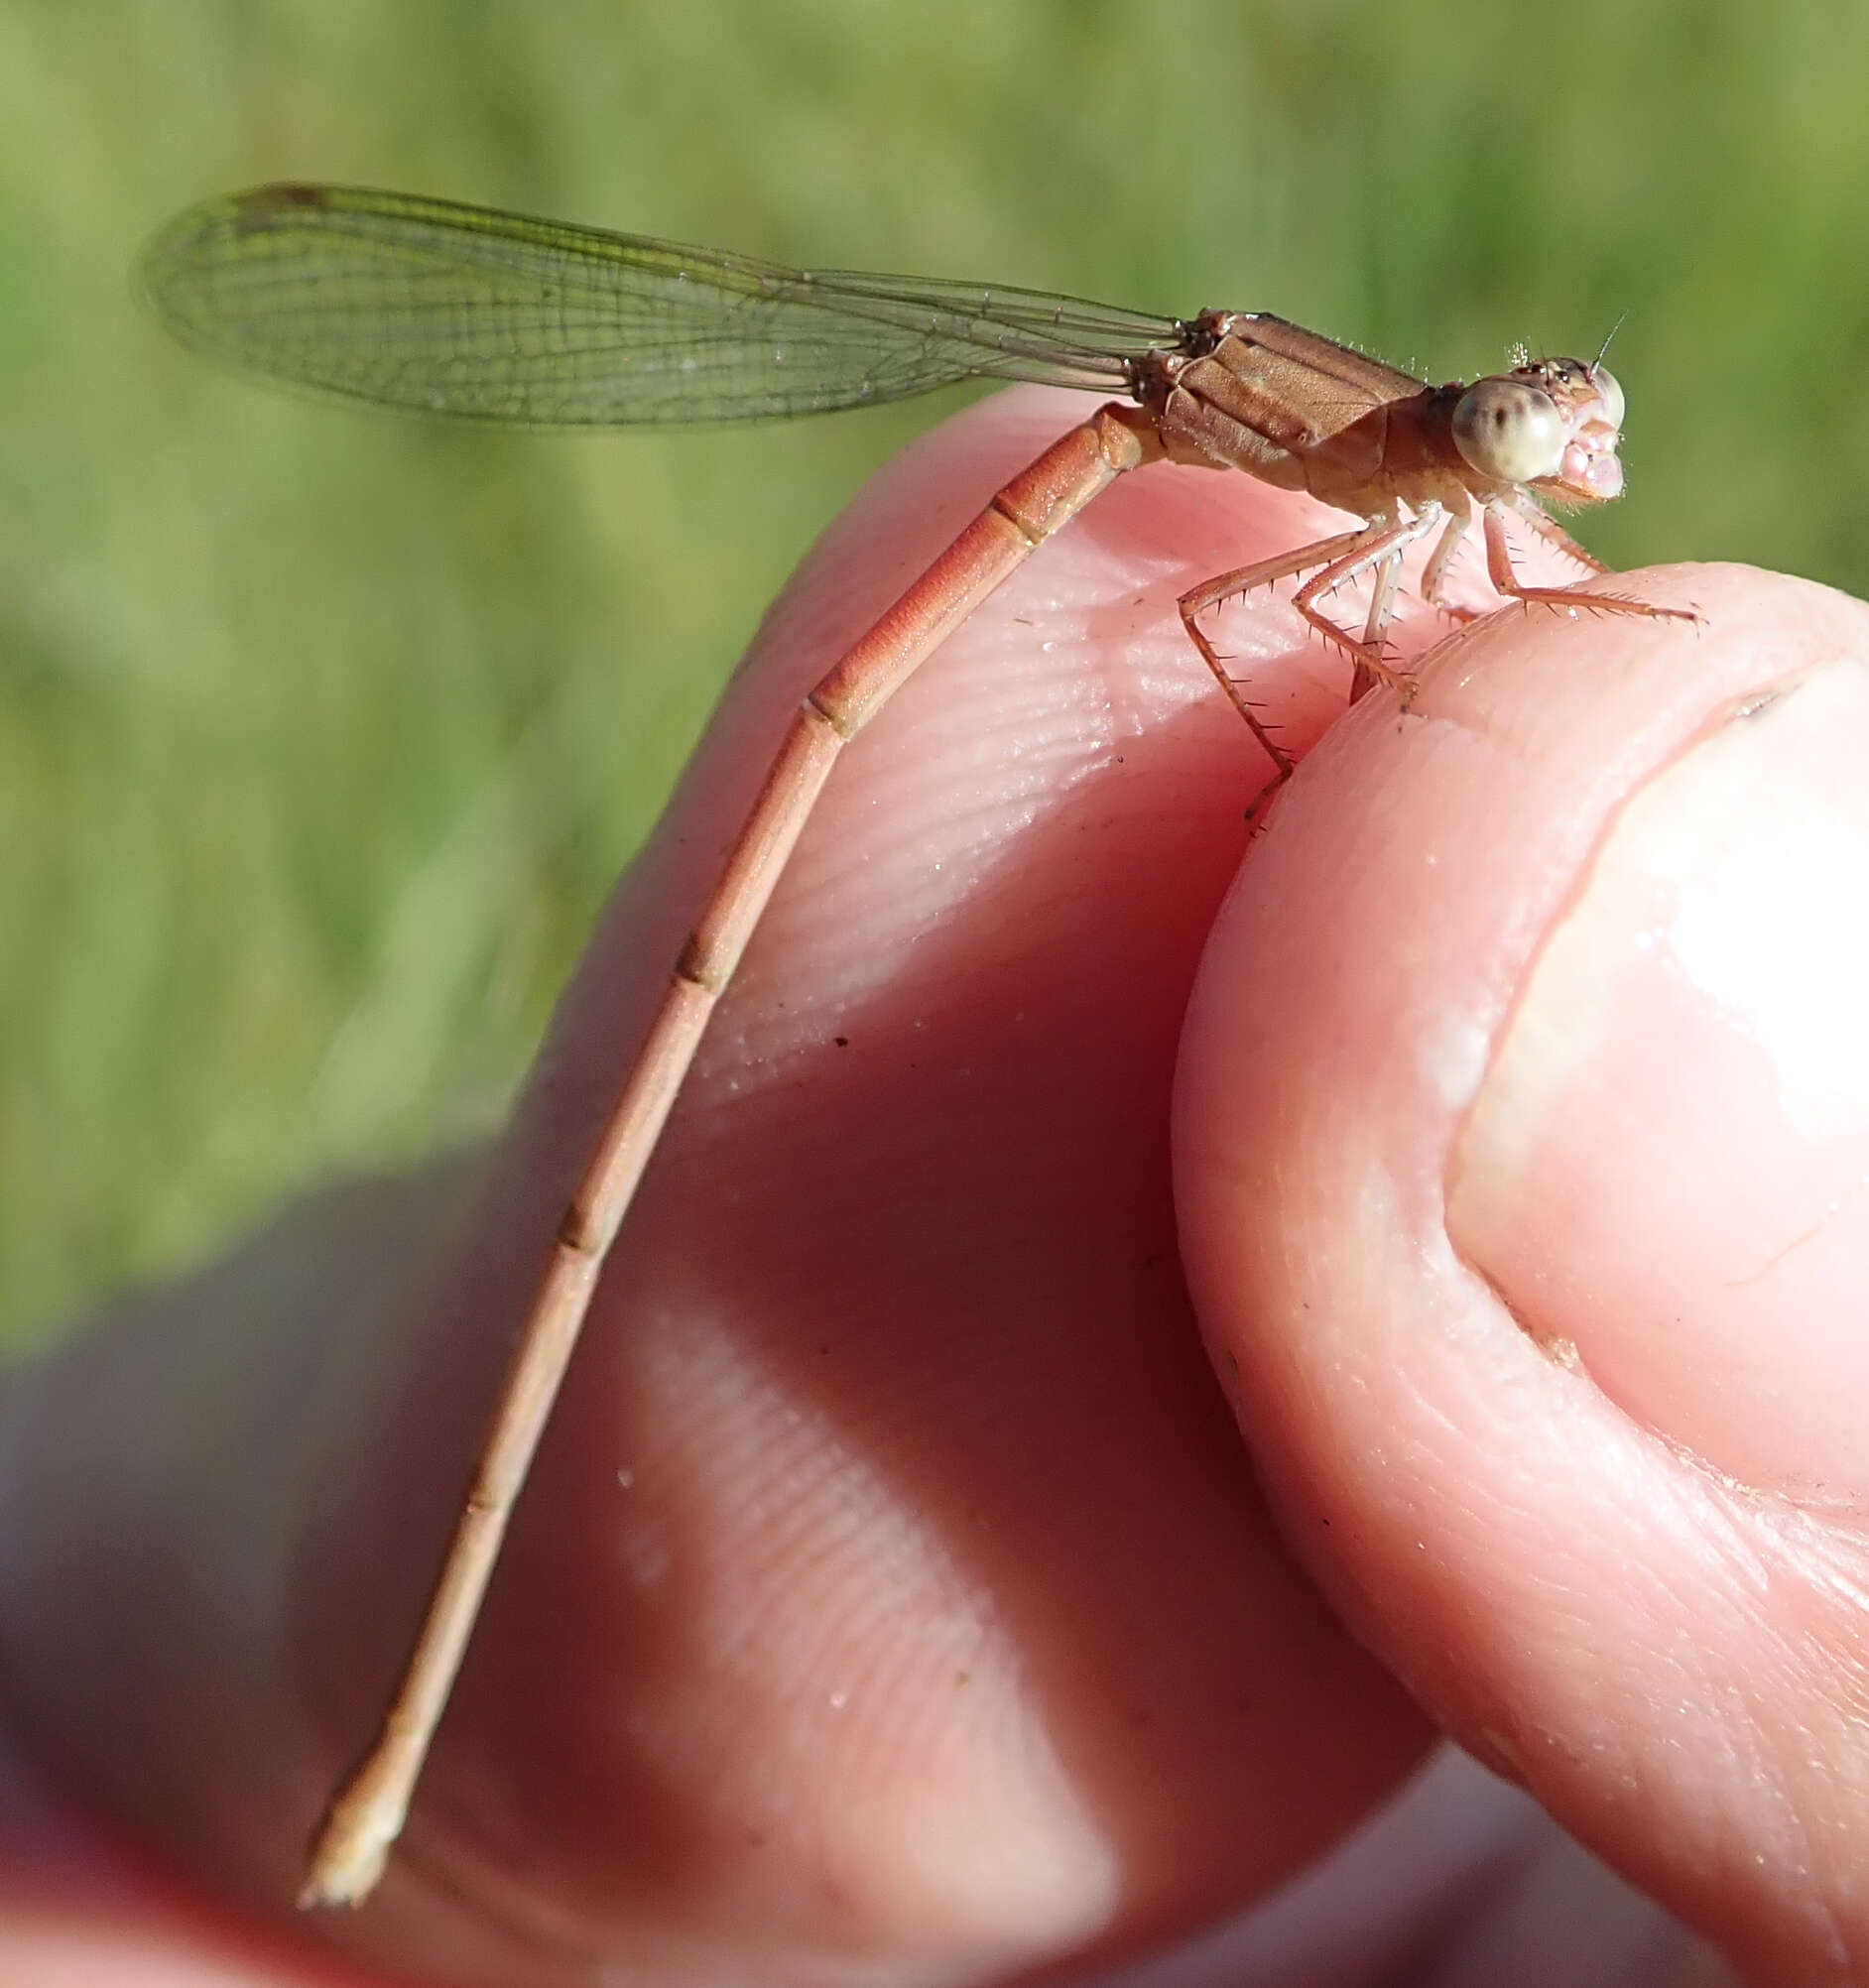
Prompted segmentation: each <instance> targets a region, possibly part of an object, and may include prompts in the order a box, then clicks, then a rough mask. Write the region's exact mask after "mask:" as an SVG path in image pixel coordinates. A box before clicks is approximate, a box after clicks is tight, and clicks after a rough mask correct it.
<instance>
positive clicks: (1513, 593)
mask: <svg viewBox="0 0 1869 1988" xmlns="http://www.w3.org/2000/svg"><path fill="white" fill-rule="evenodd" d="M1521 515H1522V516H1524V517H1525V518H1526V519H1527V522H1528V523H1532V522H1534V521H1533V520H1532V519H1531V515H1530V513H1521ZM1540 515H1541V516H1543V514H1542V513H1541V514H1540ZM1545 525H1546V526H1547V527H1549V528H1550V529H1549V530H1545V529H1543V528H1539V536H1540V537H1541V538H1544V539H1547V540H1549V541H1550V542H1551V543H1552V544H1554V545H1559V546H1561V548H1562V550H1564V551H1566V552H1568V553H1570V554H1571V555H1572V556H1573V557H1575V558H1577V559H1581V560H1582V561H1583V563H1584V564H1585V565H1586V566H1588V567H1590V568H1591V570H1592V571H1593V572H1597V573H1602V572H1607V571H1608V570H1609V568H1608V567H1607V566H1604V565H1601V564H1599V563H1598V562H1597V561H1596V560H1595V559H1591V558H1590V556H1589V554H1588V553H1586V552H1585V551H1584V550H1583V548H1582V547H1581V546H1579V545H1576V544H1575V543H1574V542H1573V541H1572V540H1571V538H1570V535H1569V534H1568V533H1567V532H1565V531H1564V529H1563V528H1562V527H1561V526H1560V525H1557V524H1554V523H1553V521H1552V520H1551V519H1549V518H1546V519H1545ZM1485 534H1486V572H1487V576H1488V578H1490V579H1491V581H1492V583H1493V586H1494V589H1495V590H1496V591H1497V592H1499V593H1502V594H1504V595H1505V597H1506V598H1507V599H1508V600H1522V601H1525V602H1527V603H1528V604H1529V603H1531V602H1532V601H1535V600H1542V601H1548V602H1550V603H1551V604H1552V605H1553V606H1554V607H1568V608H1571V609H1573V610H1574V609H1577V608H1587V609H1588V610H1590V611H1591V612H1592V613H1599V612H1600V613H1603V614H1637V615H1641V616H1642V617H1643V618H1644V619H1645V620H1649V621H1691V622H1693V623H1694V624H1695V625H1696V626H1697V625H1698V623H1699V620H1700V617H1699V616H1698V615H1697V614H1696V613H1694V611H1693V609H1692V608H1690V607H1657V606H1655V605H1654V603H1653V602H1651V601H1646V600H1637V599H1635V598H1634V597H1633V596H1632V595H1630V594H1626V593H1582V592H1579V591H1578V584H1580V583H1578V584H1572V585H1570V586H1526V585H1524V584H1523V583H1522V582H1521V580H1520V579H1519V576H1518V574H1517V573H1515V572H1514V571H1513V569H1512V547H1511V545H1510V544H1509V543H1508V541H1507V539H1506V507H1505V506H1504V504H1502V503H1501V502H1500V501H1499V500H1498V499H1497V498H1490V499H1488V501H1487V504H1486V523H1485ZM1554 535H1555V536H1554Z"/></svg>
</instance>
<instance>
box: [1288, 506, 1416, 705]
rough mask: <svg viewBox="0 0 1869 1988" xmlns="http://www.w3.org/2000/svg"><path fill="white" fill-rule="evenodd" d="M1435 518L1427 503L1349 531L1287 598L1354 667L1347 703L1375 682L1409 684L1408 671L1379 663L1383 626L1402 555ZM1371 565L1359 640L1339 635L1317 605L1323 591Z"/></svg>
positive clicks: (1394, 686) (1401, 686)
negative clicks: (1372, 583) (1371, 587)
mask: <svg viewBox="0 0 1869 1988" xmlns="http://www.w3.org/2000/svg"><path fill="white" fill-rule="evenodd" d="M1439 517H1440V506H1439V505H1438V504H1436V503H1428V504H1424V505H1423V506H1422V508H1421V509H1420V510H1419V511H1418V512H1417V513H1416V514H1415V516H1414V517H1413V518H1411V519H1409V520H1408V521H1407V522H1406V523H1402V522H1400V521H1398V520H1395V519H1382V520H1379V521H1377V522H1375V523H1373V524H1371V525H1369V526H1368V527H1366V528H1365V529H1364V530H1363V531H1361V532H1358V533H1357V534H1356V535H1355V537H1354V538H1353V540H1352V541H1351V544H1350V546H1349V549H1348V550H1347V551H1346V552H1344V553H1343V554H1342V555H1341V556H1340V557H1339V558H1337V559H1333V560H1332V561H1331V562H1330V564H1328V565H1327V566H1325V567H1324V569H1323V570H1322V571H1321V572H1318V573H1313V574H1312V575H1311V577H1310V578H1309V579H1308V580H1307V581H1306V582H1305V584H1304V585H1303V586H1302V587H1300V588H1299V590H1298V591H1297V592H1296V593H1295V594H1294V595H1293V596H1292V605H1293V606H1294V607H1295V608H1297V609H1298V611H1299V613H1300V614H1302V615H1303V616H1304V617H1305V619H1306V620H1307V621H1308V622H1309V623H1310V625H1311V627H1313V628H1314V629H1315V630H1316V631H1317V633H1318V634H1319V635H1321V636H1322V637H1323V638H1324V640H1325V641H1326V642H1328V643H1330V644H1331V645H1332V646H1333V647H1334V648H1337V649H1340V650H1341V651H1342V652H1343V654H1344V655H1346V656H1347V657H1348V658H1349V659H1350V661H1351V663H1352V664H1353V665H1354V666H1355V670H1356V675H1355V676H1354V678H1353V679H1352V680H1351V684H1350V702H1351V703H1355V702H1356V701H1357V699H1358V698H1359V697H1363V696H1366V695H1367V694H1368V693H1369V691H1370V690H1372V689H1373V688H1374V687H1375V686H1376V685H1377V684H1378V683H1383V684H1386V685H1387V686H1388V687H1389V688H1390V689H1392V690H1403V689H1406V688H1407V687H1408V685H1409V682H1410V679H1409V677H1408V674H1407V673H1406V672H1405V671H1401V670H1397V669H1396V668H1395V667H1394V666H1393V665H1391V664H1390V663H1388V662H1386V661H1384V659H1383V654H1382V632H1383V630H1384V629H1385V628H1386V627H1387V626H1388V623H1389V614H1390V611H1391V609H1392V608H1393V606H1394V603H1395V588H1396V580H1397V579H1398V577H1399V576H1400V574H1401V570H1402V555H1403V554H1404V553H1405V552H1406V551H1407V550H1408V549H1409V547H1410V546H1412V545H1413V544H1414V543H1415V542H1416V540H1417V539H1420V538H1422V537H1424V536H1425V535H1426V534H1427V533H1429V532H1432V531H1433V528H1434V525H1435V523H1436V522H1437V521H1438V519H1439ZM1372 566H1373V567H1375V568H1376V591H1375V597H1374V598H1373V599H1372V600H1371V602H1370V609H1369V620H1368V623H1367V624H1366V627H1365V631H1364V635H1363V639H1362V640H1361V641H1360V642H1359V641H1358V640H1357V639H1356V637H1355V636H1353V635H1348V634H1345V632H1344V631H1343V630H1342V629H1341V628H1339V627H1338V626H1337V624H1336V623H1335V622H1334V621H1332V620H1331V619H1330V617H1329V616H1328V615H1327V614H1325V613H1324V612H1323V611H1322V610H1321V609H1320V608H1319V607H1318V605H1317V603H1318V601H1320V600H1321V599H1322V598H1323V597H1324V596H1325V595H1326V594H1329V593H1333V592H1335V590H1336V589H1337V588H1338V587H1340V586H1345V585H1347V584H1348V583H1349V582H1350V581H1351V580H1353V579H1356V578H1358V577H1359V576H1360V575H1361V574H1363V573H1366V572H1368V571H1369V570H1370V568H1371V567H1372Z"/></svg>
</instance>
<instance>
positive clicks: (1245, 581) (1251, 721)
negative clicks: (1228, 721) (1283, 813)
mask: <svg viewBox="0 0 1869 1988" xmlns="http://www.w3.org/2000/svg"><path fill="white" fill-rule="evenodd" d="M1363 536H1364V535H1363V533H1362V532H1343V533H1340V534H1339V535H1338V536H1337V537H1336V538H1334V539H1319V540H1317V541H1316V543H1315V544H1313V545H1308V546H1301V547H1300V548H1299V549H1298V551H1297V552H1295V553H1281V554H1280V555H1279V556H1278V557H1277V558H1276V559H1260V560H1258V561H1257V562H1256V563H1255V564H1253V565H1250V566H1235V567H1234V568H1233V570H1232V571H1231V572H1224V573H1219V574H1217V575H1216V576H1215V577H1214V578H1212V579H1210V580H1202V581H1201V583H1200V584H1199V585H1198V586H1197V587H1193V588H1191V589H1190V590H1189V591H1188V592H1186V593H1184V594H1183V595H1182V597H1181V599H1180V600H1179V601H1177V602H1176V606H1177V607H1178V608H1179V609H1180V610H1181V617H1182V626H1183V627H1184V629H1186V631H1187V639H1188V641H1190V642H1191V643H1192V644H1193V645H1194V647H1195V649H1196V650H1198V651H1199V654H1200V660H1201V661H1202V662H1203V663H1204V664H1205V665H1206V666H1207V668H1208V670H1209V671H1210V672H1211V673H1212V675H1213V681H1214V682H1215V683H1218V684H1219V686H1220V689H1221V692H1222V694H1223V695H1224V696H1225V698H1226V700H1227V702H1228V703H1229V704H1231V705H1232V706H1233V708H1234V710H1236V711H1237V712H1238V713H1239V714H1240V716H1241V717H1242V718H1244V719H1245V720H1246V723H1247V726H1248V727H1249V729H1250V730H1251V732H1252V735H1253V737H1254V738H1256V739H1257V740H1258V741H1259V743H1260V745H1261V746H1262V747H1263V748H1264V749H1265V754H1266V757H1267V758H1268V759H1269V760H1271V762H1272V764H1273V766H1274V767H1275V768H1276V769H1277V773H1276V775H1275V777H1274V782H1273V784H1274V785H1275V786H1281V787H1282V786H1283V785H1284V784H1285V782H1286V781H1288V780H1290V779H1291V777H1292V766H1293V761H1292V756H1291V754H1290V753H1288V752H1287V751H1286V750H1285V748H1284V747H1283V746H1281V745H1280V744H1279V743H1278V742H1277V741H1276V740H1275V739H1274V738H1273V736H1272V733H1271V731H1270V730H1269V729H1268V727H1267V725H1266V723H1265V721H1264V720H1263V719H1262V718H1261V717H1260V715H1259V713H1258V712H1257V711H1255V710H1254V709H1253V707H1252V705H1251V704H1250V703H1249V702H1248V701H1247V699H1246V693H1245V691H1244V690H1243V689H1242V688H1241V687H1240V685H1239V683H1238V682H1237V681H1236V680H1235V679H1234V678H1232V677H1231V676H1229V675H1228V674H1227V669H1226V665H1225V664H1224V663H1223V662H1222V661H1221V660H1220V656H1219V653H1218V652H1217V651H1216V650H1215V648H1214V646H1213V644H1212V643H1211V642H1209V641H1208V640H1207V638H1206V637H1205V636H1204V635H1203V634H1202V633H1201V632H1200V628H1199V625H1198V624H1197V622H1196V621H1195V618H1194V617H1195V616H1196V615H1198V614H1201V613H1203V612H1204V611H1205V610H1206V609H1207V608H1210V607H1217V606H1218V605H1219V603H1220V602H1221V601H1223V600H1231V599H1232V598H1233V596H1234V595H1235V594H1247V593H1251V592H1252V591H1253V589H1254V588H1255V587H1261V586H1270V585H1271V584H1272V582H1273V581H1274V580H1282V579H1290V578H1291V576H1292V575H1293V574H1294V573H1296V572H1303V571H1304V570H1305V568H1306V567H1307V566H1310V565H1315V564H1317V563H1318V562H1319V561H1320V560H1322V561H1326V562H1327V561H1329V560H1331V559H1339V558H1341V557H1342V555H1343V554H1344V553H1345V552H1347V551H1348V550H1349V549H1350V548H1351V547H1352V546H1354V545H1355V544H1356V543H1357V541H1358V540H1359V539H1361V538H1362V537H1363Z"/></svg>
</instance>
